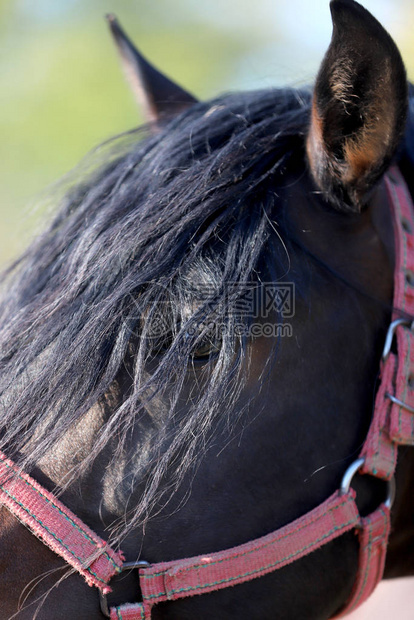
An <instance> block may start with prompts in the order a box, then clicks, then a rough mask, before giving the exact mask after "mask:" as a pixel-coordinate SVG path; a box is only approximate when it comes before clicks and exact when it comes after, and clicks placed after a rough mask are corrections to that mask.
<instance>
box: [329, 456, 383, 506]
mask: <svg viewBox="0 0 414 620" xmlns="http://www.w3.org/2000/svg"><path fill="white" fill-rule="evenodd" d="M364 463H365V459H364V458H361V459H357V460H356V461H354V462H353V463H351V465H350V466H349V467H348V469H347V470H346V472H345V474H344V476H343V478H342V482H341V486H340V494H341V495H346V494H347V493H349V489H350V488H351V483H352V480H353V478H354V476H355V474H356V473H358V471H359V470H360V469H361V468H362V466H363V465H364ZM386 482H387V498H386V500H385V501H384V502H383V503H384V505H385V506H386V507H387V508H388V509H389V510H391V508H392V505H393V503H394V499H395V480H394V478H391V480H388V481H386Z"/></svg>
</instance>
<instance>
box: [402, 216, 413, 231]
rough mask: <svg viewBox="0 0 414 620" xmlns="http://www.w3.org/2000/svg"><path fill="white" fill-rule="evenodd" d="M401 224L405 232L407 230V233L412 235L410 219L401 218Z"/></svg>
mask: <svg viewBox="0 0 414 620" xmlns="http://www.w3.org/2000/svg"><path fill="white" fill-rule="evenodd" d="M401 226H402V228H403V230H404V232H406V233H407V234H409V235H411V233H412V229H411V226H410V223H409V221H408V220H406V219H405V217H403V218H402V220H401Z"/></svg>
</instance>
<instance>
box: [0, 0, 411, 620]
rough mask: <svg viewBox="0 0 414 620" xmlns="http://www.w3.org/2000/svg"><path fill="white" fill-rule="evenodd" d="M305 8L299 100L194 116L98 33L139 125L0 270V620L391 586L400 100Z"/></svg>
mask: <svg viewBox="0 0 414 620" xmlns="http://www.w3.org/2000/svg"><path fill="white" fill-rule="evenodd" d="M331 13H332V19H333V35H332V41H331V44H330V46H329V49H328V51H327V53H326V55H325V57H324V59H323V61H322V64H321V67H320V70H319V73H318V75H317V78H316V82H315V85H314V88H313V89H301V90H295V89H292V88H285V89H270V90H263V91H259V92H248V93H231V94H226V95H222V96H219V97H217V98H215V99H212V100H210V101H207V102H199V101H197V100H196V98H195V97H194V96H193V95H191V94H190V93H188V92H186V91H185V90H184V89H183V88H182V87H181V86H179V85H177V84H175V83H174V82H173V81H172V80H170V79H169V78H167V77H166V76H164V75H163V74H162V73H160V72H159V71H158V70H157V69H155V68H154V67H153V66H152V65H151V64H150V63H149V62H148V61H147V60H146V59H145V58H144V57H143V56H142V55H141V54H140V52H138V50H137V49H136V48H135V47H134V46H133V44H132V42H131V41H130V40H129V38H128V37H127V35H126V34H125V32H124V31H123V30H122V28H121V26H120V25H119V23H118V22H117V21H116V19H115V18H114V17H113V16H109V17H108V20H109V24H110V27H111V31H112V34H113V35H114V38H115V41H116V43H117V46H118V48H119V51H120V52H121V58H122V63H123V66H124V69H125V71H126V73H127V76H128V79H129V80H130V82H131V85H132V87H133V89H134V91H135V94H136V95H137V97H138V98H139V99H140V100H141V101H142V102H143V103H144V107H145V109H146V111H147V115H148V123H147V124H146V125H145V126H144V127H143V128H141V129H139V130H135V131H131V132H129V133H127V134H125V135H123V136H120V137H118V138H117V139H114V140H112V141H110V142H108V143H107V144H105V145H104V146H103V147H102V148H101V149H100V150H98V151H97V152H96V153H95V154H94V155H93V156H92V159H91V160H88V161H87V162H86V163H85V164H84V165H83V166H81V167H80V168H78V169H77V171H76V175H75V178H74V179H72V181H71V182H67V183H66V185H65V193H64V195H63V196H60V197H59V200H58V202H59V203H60V204H59V208H58V210H57V212H56V215H55V216H54V217H53V218H52V220H51V222H50V224H49V225H48V226H47V228H46V229H45V230H44V232H43V233H42V234H40V235H39V236H37V237H36V238H35V239H34V241H33V242H32V244H31V245H30V246H29V248H28V249H27V250H26V251H25V252H24V253H23V255H22V256H21V257H20V258H19V259H18V260H17V261H15V262H14V263H13V264H12V265H11V266H10V267H9V268H7V269H6V271H5V272H4V274H3V275H2V279H1V282H2V284H1V286H2V297H1V306H0V308H1V309H0V316H1V320H0V325H1V331H0V342H1V358H0V359H1V361H0V369H1V371H0V402H1V414H0V420H1V427H0V428H1V431H0V438H1V443H0V450H1V455H0V501H1V512H0V515H1V516H0V536H1V545H0V571H1V580H0V600H1V612H0V616H1V619H2V620H11V619H13V620H14V619H16V620H33V619H34V618H36V619H37V620H58V619H59V620H60V619H61V620H66V619H68V620H69V618H77V620H101V619H102V618H104V617H105V616H107V617H111V618H123V619H132V618H153V619H155V620H158V619H163V620H164V619H168V620H177V619H179V620H190V619H191V620H194V618H199V619H200V620H203V619H207V618H209V619H210V618H218V619H220V620H227V619H229V618H239V619H240V620H241V619H244V618H246V619H247V618H249V619H252V618H254V619H258V620H266V619H272V620H273V619H274V618H278V620H297V619H298V618H300V619H303V618H306V619H308V620H326V619H328V618H332V617H340V616H342V615H343V614H345V613H347V611H348V610H350V609H353V608H355V607H356V606H357V605H358V604H359V603H360V602H361V601H362V600H364V599H365V598H366V597H367V596H368V595H369V594H370V592H371V591H372V590H373V588H374V587H375V585H376V583H377V582H378V580H379V579H381V577H382V575H383V573H384V576H385V577H386V578H392V577H400V576H408V575H413V574H414V553H413V551H414V519H413V515H414V498H413V493H412V488H413V484H414V450H413V449H412V445H413V443H414V433H413V412H414V408H413V407H414V403H413V394H412V390H413V385H414V380H413V376H412V374H411V373H412V370H410V369H412V362H411V357H410V342H411V340H410V339H411V338H412V335H413V331H412V323H413V319H414V309H413V303H414V302H413V297H414V294H413V286H414V276H413V272H412V271H411V269H412V265H411V263H410V260H411V262H412V258H411V256H412V255H413V251H412V250H413V241H412V235H413V233H414V225H413V222H412V218H413V217H414V214H413V213H412V209H411V208H412V198H411V197H412V196H414V182H413V164H414V89H413V88H412V87H411V86H410V85H409V84H408V83H407V77H406V72H405V68H404V64H403V61H402V59H401V56H400V53H399V51H398V49H397V47H396V45H395V43H394V42H393V40H392V39H391V37H390V36H389V34H388V33H387V32H386V30H385V29H384V28H383V26H382V25H380V24H379V22H378V21H377V20H376V19H375V18H374V17H373V16H372V15H371V14H370V13H369V12H368V11H367V10H366V9H364V8H363V7H362V6H361V5H360V4H358V3H357V2H354V1H353V0H332V2H331ZM410 218H411V219H410ZM410 265H411V266H410ZM404 373H405V374H404ZM397 454H398V460H397ZM392 480H394V481H395V490H394V489H393V482H392ZM327 498H328V499H327ZM391 505H392V510H391V512H390V508H391ZM390 519H391V531H390V535H389V538H388V533H389V529H390ZM33 534H35V536H34V535H33ZM121 550H122V551H121ZM194 558H195V559H194ZM263 558H264V559H263ZM384 565H385V567H384ZM82 576H83V577H84V578H85V579H82ZM154 584H155V585H154ZM90 585H92V586H96V587H89V586H90ZM230 586H233V587H230ZM151 588H152V590H151ZM158 589H159V590H158ZM98 591H99V592H100V598H99V597H98ZM350 601H351V602H350Z"/></svg>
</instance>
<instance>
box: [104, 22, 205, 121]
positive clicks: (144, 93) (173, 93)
mask: <svg viewBox="0 0 414 620" xmlns="http://www.w3.org/2000/svg"><path fill="white" fill-rule="evenodd" d="M106 19H107V21H108V23H109V26H110V29H111V32H112V35H113V37H114V40H115V43H116V45H117V47H118V50H119V53H120V55H121V62H122V67H123V69H124V72H125V75H126V78H127V80H128V82H129V84H130V86H131V88H132V91H133V93H134V95H135V97H136V99H137V101H138V103H139V104H140V105H141V106H142V107H143V108H144V112H145V115H146V118H147V120H148V121H150V122H153V123H155V124H158V125H159V124H160V123H162V121H163V120H169V119H171V118H173V117H174V116H176V115H178V114H179V113H180V112H183V111H184V110H186V109H187V108H189V107H191V106H192V105H194V104H195V103H197V99H195V97H193V95H191V94H190V93H188V92H186V91H185V90H184V89H183V88H181V86H178V84H175V83H174V82H172V81H171V80H170V79H169V78H167V77H166V76H165V75H163V74H162V73H161V72H160V71H158V70H157V69H156V68H155V67H153V66H152V65H151V64H150V63H149V62H148V61H147V60H146V59H145V58H144V56H142V54H140V52H139V51H138V50H137V49H136V47H135V46H134V44H133V43H132V41H131V40H130V39H129V37H128V36H127V35H126V33H125V32H124V30H123V29H122V28H121V26H120V24H119V23H118V21H117V19H116V17H115V16H114V15H107V16H106Z"/></svg>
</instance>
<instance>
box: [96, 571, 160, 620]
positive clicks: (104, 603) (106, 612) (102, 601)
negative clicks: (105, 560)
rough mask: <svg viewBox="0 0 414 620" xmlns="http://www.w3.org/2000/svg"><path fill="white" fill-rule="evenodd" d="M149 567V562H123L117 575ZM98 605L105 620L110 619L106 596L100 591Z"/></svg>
mask: <svg viewBox="0 0 414 620" xmlns="http://www.w3.org/2000/svg"><path fill="white" fill-rule="evenodd" d="M149 566H151V564H150V563H149V562H145V561H144V560H140V561H139V562H124V564H122V568H121V570H120V571H119V574H121V573H124V572H125V571H127V570H134V569H138V570H139V569H140V568H148V567H149ZM99 605H100V607H101V612H102V613H103V615H104V616H105V618H110V617H111V610H110V609H109V605H108V599H107V595H106V594H104V593H103V592H102V590H99Z"/></svg>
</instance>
